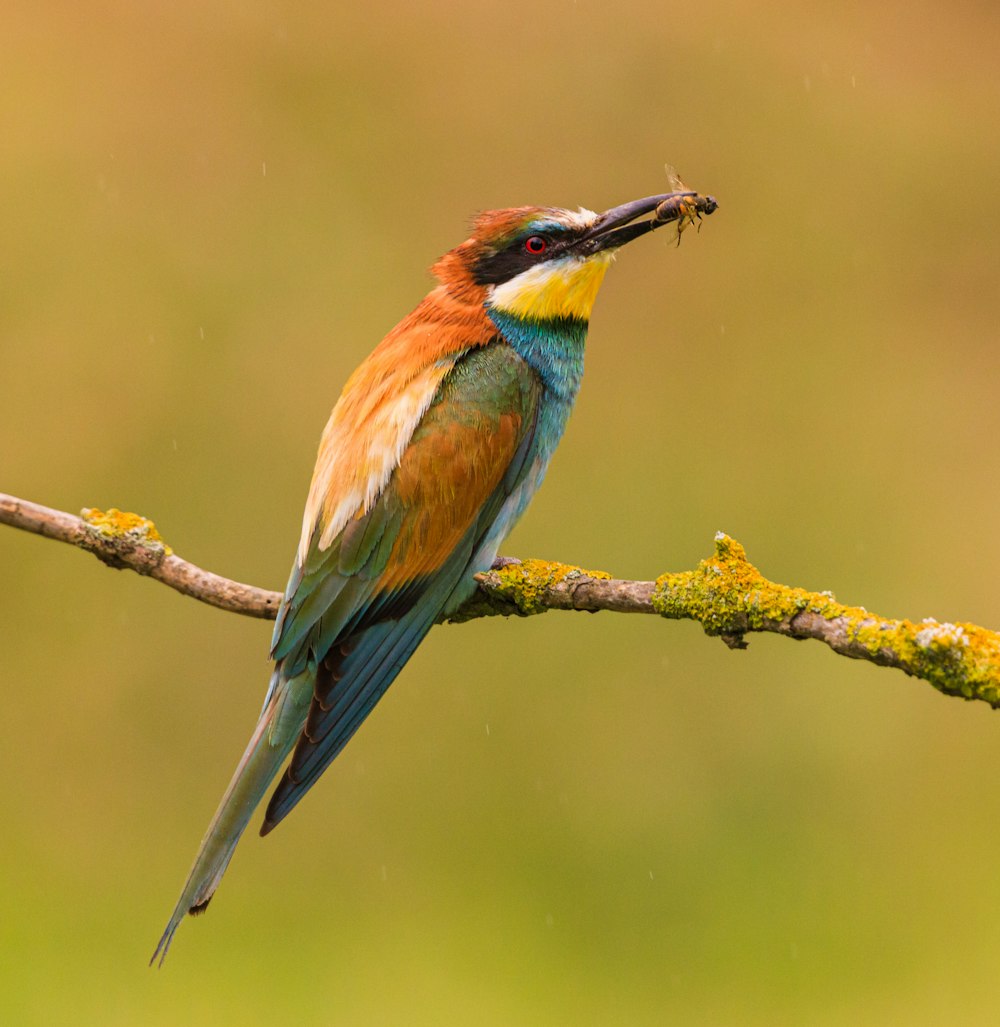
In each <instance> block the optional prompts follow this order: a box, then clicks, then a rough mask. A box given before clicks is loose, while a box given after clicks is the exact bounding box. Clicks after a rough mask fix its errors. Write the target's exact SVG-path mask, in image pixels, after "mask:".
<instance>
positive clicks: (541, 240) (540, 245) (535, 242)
mask: <svg viewBox="0 0 1000 1027" xmlns="http://www.w3.org/2000/svg"><path fill="white" fill-rule="evenodd" d="M524 248H525V250H526V251H527V252H528V253H530V254H531V255H532V256H533V257H537V256H538V255H539V254H540V253H544V252H545V251H546V250H547V249H548V248H549V241H548V239H546V238H545V236H544V235H529V236H528V238H527V239H525V240H524Z"/></svg>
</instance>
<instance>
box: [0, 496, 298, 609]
mask: <svg viewBox="0 0 1000 1027" xmlns="http://www.w3.org/2000/svg"><path fill="white" fill-rule="evenodd" d="M0 524H9V525H10V526H11V527H13V528H22V529H23V530H24V531H30V532H33V533H34V534H35V535H44V536H45V538H54V539H58V540H59V541H60V542H68V543H69V544H70V545H73V546H78V547H79V548H80V549H85V550H86V551H87V552H88V553H93V554H94V556H96V557H97V558H98V560H100V561H101V562H102V563H106V564H107V565H108V566H109V567H114V568H115V569H116V570H125V569H126V568H128V569H129V570H133V571H136V572H137V573H138V574H142V575H144V576H146V577H149V578H155V579H156V580H157V581H162V582H163V584H164V585H169V586H170V587H171V588H174V589H176V590H177V591H178V592H182V593H183V594H184V595H186V596H193V597H194V598H195V599H200V600H201V601H202V602H203V603H208V604H209V605H211V606H217V607H218V608H219V609H220V610H229V611H231V612H232V613H243V614H246V615H247V616H249V617H263V618H265V619H267V620H274V618H275V617H276V616H277V615H278V606H279V605H280V604H281V593H280V592H268V591H267V590H266V589H263V588H255V587H254V586H253V585H244V584H241V583H240V582H239V581H230V580H229V578H223V577H220V576H219V575H218V574H213V573H212V572H211V571H205V570H202V569H201V568H200V567H196V566H195V565H194V564H193V563H188V562H187V560H182V559H181V558H180V557H179V556H175V555H174V551H173V550H172V549H171V548H170V546H168V545H167V544H166V543H165V542H164V541H163V539H162V538H161V537H160V533H159V532H158V531H157V530H156V525H155V524H153V522H152V521H149V520H147V519H146V518H145V517H140V516H139V515H138V514H133V513H122V511H121V510H116V509H114V508H113V507H112V509H110V510H108V511H104V510H83V511H81V516H80V517H75V516H74V515H73V514H68V513H63V512H62V511H61V510H51V509H50V508H49V507H47V506H39V505H38V504H37V503H29V502H27V500H24V499H17V498H15V497H14V496H7V495H4V494H3V493H2V492H0Z"/></svg>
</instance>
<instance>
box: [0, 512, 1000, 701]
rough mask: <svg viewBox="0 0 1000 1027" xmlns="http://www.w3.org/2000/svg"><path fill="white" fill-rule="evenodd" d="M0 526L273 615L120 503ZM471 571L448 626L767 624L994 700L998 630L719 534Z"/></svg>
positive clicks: (8, 518) (998, 680)
mask: <svg viewBox="0 0 1000 1027" xmlns="http://www.w3.org/2000/svg"><path fill="white" fill-rule="evenodd" d="M0 524H9V525H11V526H12V527H15V528H21V529H23V530H25V531H30V532H34V533H35V534H37V535H43V536H45V537H46V538H54V539H58V540H59V541H61V542H68V543H70V544H71V545H75V546H78V547H79V548H81V549H85V550H87V551H88V552H91V553H93V554H94V555H95V556H97V558H98V559H99V560H101V561H103V562H104V563H106V564H107V565H108V566H110V567H115V568H118V569H125V568H128V569H130V570H134V571H136V572H138V573H139V574H143V575H146V576H147V577H151V578H155V579H156V580H157V581H162V582H163V583H164V584H165V585H169V586H170V587H171V588H174V589H176V590H177V591H178V592H182V593H183V594H184V595H188V596H192V597H194V598H195V599H200V600H201V601H202V602H205V603H209V604H211V605H212V606H217V607H219V608H220V609H223V610H230V611H232V612H234V613H242V614H246V615H248V616H251V617H262V618H265V619H274V617H275V615H276V613H277V609H278V605H279V604H280V602H281V593H280V592H271V591H268V590H266V589H262V588H255V587H254V586H253V585H244V584H241V583H240V582H237V581H230V580H229V579H228V578H223V577H221V576H220V575H218V574H213V573H211V572H210V571H206V570H202V569H201V568H200V567H196V566H195V565H194V564H191V563H188V562H187V561H186V560H182V559H181V558H180V557H179V556H176V555H174V553H173V551H172V550H171V548H170V547H169V546H168V545H166V543H165V542H164V541H163V539H162V538H161V537H160V534H159V532H158V531H157V530H156V526H155V525H154V524H153V522H152V521H149V520H147V519H146V518H145V517H139V516H138V515H136V514H132V513H122V512H121V511H119V510H114V509H111V510H108V511H101V510H84V511H83V512H82V514H81V516H79V517H76V516H74V515H73V514H68V513H63V512H62V511H60V510H51V509H49V508H48V507H44V506H39V505H37V504H35V503H29V502H27V501H26V500H23V499H17V498H15V497H14V496H7V495H4V494H2V493H0ZM503 563H504V565H503V566H499V567H497V568H495V569H493V570H490V571H488V572H486V573H485V574H480V575H478V576H477V581H478V582H479V591H478V592H477V593H476V594H475V595H474V596H473V597H472V599H470V600H469V602H467V603H466V604H465V605H464V606H463V607H462V608H461V609H460V610H459V611H458V612H457V613H456V614H455V615H454V616H452V617H451V618H450V620H451V621H452V622H456V623H460V622H462V621H467V620H472V619H474V618H477V617H489V616H497V615H499V616H511V615H516V616H530V615H532V614H536V613H544V612H545V611H547V610H586V611H589V612H596V611H598V610H613V611H615V612H618V613H655V614H659V615H660V616H662V617H667V618H669V619H672V620H696V621H698V622H699V623H700V624H701V625H702V627H703V628H704V629H705V632H706V633H707V634H709V635H717V636H719V637H720V638H722V639H723V641H724V642H725V643H726V644H727V645H728V646H729V647H730V648H733V649H744V648H746V641H745V637H744V636H746V635H748V634H750V633H752V632H755V631H768V632H772V633H774V634H778V635H785V636H787V637H788V638H796V639H805V638H813V639H816V640H817V641H819V642H823V643H824V644H825V645H827V646H829V647H830V648H831V649H832V650H833V651H834V652H836V653H839V654H840V655H842V656H849V657H851V658H852V659H859V660H869V661H870V662H872V663H876V664H878V665H880V666H883V667H896V668H898V669H899V670H902V671H903V672H904V673H906V674H909V675H911V676H913V677H917V678H922V679H923V680H925V681H928V682H929V683H930V684H932V685H933V686H934V687H935V688H936V689H938V690H939V691H940V692H943V693H945V694H946V695H954V696H959V697H961V698H963V699H978V700H980V701H982V702H986V703H988V704H989V705H990V706H992V707H994V708H996V707H997V706H1000V634H998V633H997V632H994V631H989V630H987V629H986V628H981V627H977V626H976V625H974V624H965V623H956V624H952V623H947V622H945V623H939V622H938V621H936V620H933V619H932V618H927V619H925V620H923V621H921V622H919V623H914V622H913V621H909V620H895V619H892V618H888V617H880V616H878V615H877V614H874V613H871V612H869V611H868V610H865V609H864V608H863V607H857V606H845V605H843V604H841V603H838V602H837V601H836V599H835V598H834V596H833V594H832V593H830V592H809V591H807V590H806V589H802V588H790V587H788V586H787V585H779V584H777V583H775V582H772V581H769V580H768V579H767V578H765V577H764V576H763V575H762V574H761V573H760V572H759V571H758V570H757V568H756V567H754V566H753V564H751V563H750V562H749V561H748V560H747V558H746V553H745V552H744V549H743V547H742V546H741V545H740V544H739V543H738V542H736V541H735V540H733V539H731V538H729V536H728V535H724V534H722V533H721V532H720V533H719V534H718V535H716V537H715V552H714V554H713V555H712V556H711V557H709V558H708V559H706V560H703V561H702V562H701V563H700V564H699V565H698V567H697V568H696V569H695V570H693V571H682V572H680V573H677V574H664V575H662V576H661V577H659V578H657V579H656V581H623V580H618V579H615V578H612V577H611V576H610V575H609V574H605V573H604V572H603V571H587V570H583V569H582V568H580V567H571V566H568V565H566V564H561V563H548V562H546V561H543V560H526V561H524V562H523V563H521V562H519V561H503Z"/></svg>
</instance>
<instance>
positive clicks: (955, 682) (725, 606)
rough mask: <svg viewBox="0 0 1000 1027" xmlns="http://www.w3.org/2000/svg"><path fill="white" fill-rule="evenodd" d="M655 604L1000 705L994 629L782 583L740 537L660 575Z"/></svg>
mask: <svg viewBox="0 0 1000 1027" xmlns="http://www.w3.org/2000/svg"><path fill="white" fill-rule="evenodd" d="M652 604H653V608H654V609H655V610H656V611H657V613H660V614H661V615H662V616H664V617H669V618H673V619H693V620H697V621H699V622H700V623H701V625H702V626H703V627H704V629H705V631H706V633H708V634H710V635H722V636H724V637H726V638H727V639H729V638H730V637H732V638H735V639H737V640H738V639H739V638H740V637H741V636H742V635H743V634H744V633H745V632H750V631H778V632H779V633H781V634H788V635H791V636H792V637H798V638H804V637H819V638H822V639H823V640H824V641H826V642H827V643H828V644H829V645H830V646H831V647H832V648H834V649H835V650H836V651H838V652H840V653H842V654H843V655H846V656H852V657H855V658H867V659H870V660H872V661H873V662H875V663H879V664H883V665H887V666H894V667H899V668H900V669H901V670H903V671H905V672H906V673H907V674H911V675H913V676H914V677H919V678H923V679H924V680H925V681H929V682H930V683H931V684H932V685H933V686H934V687H935V688H937V689H938V690H939V691H941V692H945V693H947V694H948V695H956V696H962V697H963V698H966V699H979V700H982V701H984V702H988V703H989V704H990V705H991V706H1000V636H998V635H997V634H996V633H995V632H992V631H988V630H987V629H985V628H980V627H978V626H976V625H974V624H951V623H944V624H939V623H938V622H937V621H934V620H932V619H927V620H924V621H922V622H921V623H919V624H916V623H914V622H913V621H909V620H905V619H904V620H896V619H893V618H887V617H879V616H877V615H876V614H873V613H871V612H869V611H868V610H866V609H864V608H863V607H860V606H845V605H843V604H842V603H838V602H837V601H836V599H835V598H834V597H833V594H832V593H830V592H810V591H808V590H806V589H803V588H789V587H788V586H787V585H779V584H777V583H775V582H773V581H769V580H768V579H767V578H765V577H764V576H763V575H762V574H761V573H760V571H758V570H757V568H756V567H754V566H753V564H751V563H750V562H749V561H748V560H747V558H746V553H745V551H744V549H743V547H742V546H741V545H740V544H739V543H738V542H736V541H734V540H733V539H731V538H729V536H727V535H723V534H721V533H720V534H719V535H717V536H716V540H715V555H714V556H713V557H711V558H709V559H707V560H703V561H702V562H701V563H700V564H699V565H698V568H697V570H694V571H686V572H683V573H680V574H664V575H662V576H661V577H660V578H658V579H657V581H656V587H655V589H654V592H653V596H652ZM805 614H812V615H815V620H817V621H820V622H822V625H819V626H815V627H812V628H808V627H807V626H806V625H804V624H803V623H802V622H803V621H804V620H805V619H807V618H806V617H804V615H805ZM797 617H798V618H799V620H798V621H795V618H797ZM793 622H794V623H793ZM824 625H825V628H824V627H823V626H824Z"/></svg>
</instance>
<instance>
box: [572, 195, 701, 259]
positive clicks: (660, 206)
mask: <svg viewBox="0 0 1000 1027" xmlns="http://www.w3.org/2000/svg"><path fill="white" fill-rule="evenodd" d="M718 206H719V205H718V203H716V202H715V199H714V197H712V196H701V195H700V194H699V193H696V192H673V193H661V194H660V195H659V196H646V197H644V198H643V199H641V200H632V201H631V202H629V203H623V204H621V206H618V207H612V208H611V209H610V210H606V211H605V212H604V213H603V214H601V215H600V216H599V217H598V218H597V220H596V221H595V222H594V224H593V225H592V226H591V227H590V228H589V229H588V230H587V232H586V234H585V235H583V236H582V237H581V239H580V240H579V242H578V243H577V247H578V248H579V250H580V251H581V252H582V253H584V254H587V255H588V256H589V255H590V254H592V253H597V252H598V251H600V250H609V249H616V248H617V247H619V246H624V245H625V243H627V242H631V241H632V240H633V239H638V238H639V236H640V235H645V234H646V233H647V232H652V231H653V229H655V228H659V227H660V226H661V225H666V224H669V223H670V222H671V221H680V220H682V219H694V218H697V217H701V216H702V215H708V214H711V213H713V212H714V211H715V210H716V209H717V208H718ZM649 213H652V214H653V216H652V217H651V218H650V219H649V220H648V221H637V220H636V218H640V217H642V215H643V214H649Z"/></svg>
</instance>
